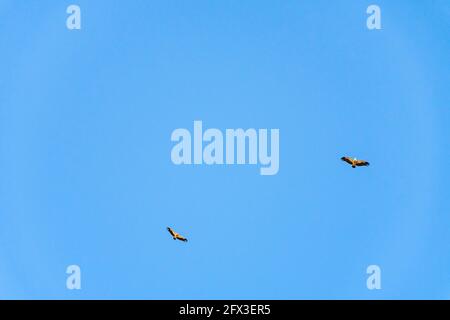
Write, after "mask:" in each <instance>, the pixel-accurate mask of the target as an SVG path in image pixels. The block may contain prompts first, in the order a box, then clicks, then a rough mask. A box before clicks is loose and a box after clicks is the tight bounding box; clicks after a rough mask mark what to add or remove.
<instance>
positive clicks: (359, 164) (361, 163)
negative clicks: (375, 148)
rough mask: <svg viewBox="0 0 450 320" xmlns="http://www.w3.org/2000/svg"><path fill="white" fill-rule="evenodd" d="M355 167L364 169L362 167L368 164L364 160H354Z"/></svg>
mask: <svg viewBox="0 0 450 320" xmlns="http://www.w3.org/2000/svg"><path fill="white" fill-rule="evenodd" d="M355 165H357V166H358V167H364V166H368V165H369V162H367V161H365V160H356V162H355Z"/></svg>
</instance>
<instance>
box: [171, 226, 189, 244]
mask: <svg viewBox="0 0 450 320" xmlns="http://www.w3.org/2000/svg"><path fill="white" fill-rule="evenodd" d="M167 230H168V231H169V233H170V234H171V235H172V238H173V240H180V241H184V242H187V241H188V240H187V239H186V238H185V237H183V236H182V235H180V234H179V233H176V232H175V231H173V230H172V228H169V227H167Z"/></svg>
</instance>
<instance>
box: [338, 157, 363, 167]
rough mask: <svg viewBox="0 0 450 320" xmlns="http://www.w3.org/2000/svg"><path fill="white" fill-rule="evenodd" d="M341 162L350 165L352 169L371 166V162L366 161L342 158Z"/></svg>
mask: <svg viewBox="0 0 450 320" xmlns="http://www.w3.org/2000/svg"><path fill="white" fill-rule="evenodd" d="M341 160H342V161H345V162H347V163H348V164H350V165H351V166H352V168H356V167H365V166H368V165H369V162H367V161H365V160H357V159H356V158H350V157H342V158H341Z"/></svg>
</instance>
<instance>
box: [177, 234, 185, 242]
mask: <svg viewBox="0 0 450 320" xmlns="http://www.w3.org/2000/svg"><path fill="white" fill-rule="evenodd" d="M177 239H178V240H181V241H184V242H187V241H188V240H187V239H186V238H185V237H183V236H180V235H178V236H177Z"/></svg>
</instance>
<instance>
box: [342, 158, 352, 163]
mask: <svg viewBox="0 0 450 320" xmlns="http://www.w3.org/2000/svg"><path fill="white" fill-rule="evenodd" d="M341 160H342V161H345V162H347V163H348V164H353V160H352V159H351V158H349V157H342V158H341Z"/></svg>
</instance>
